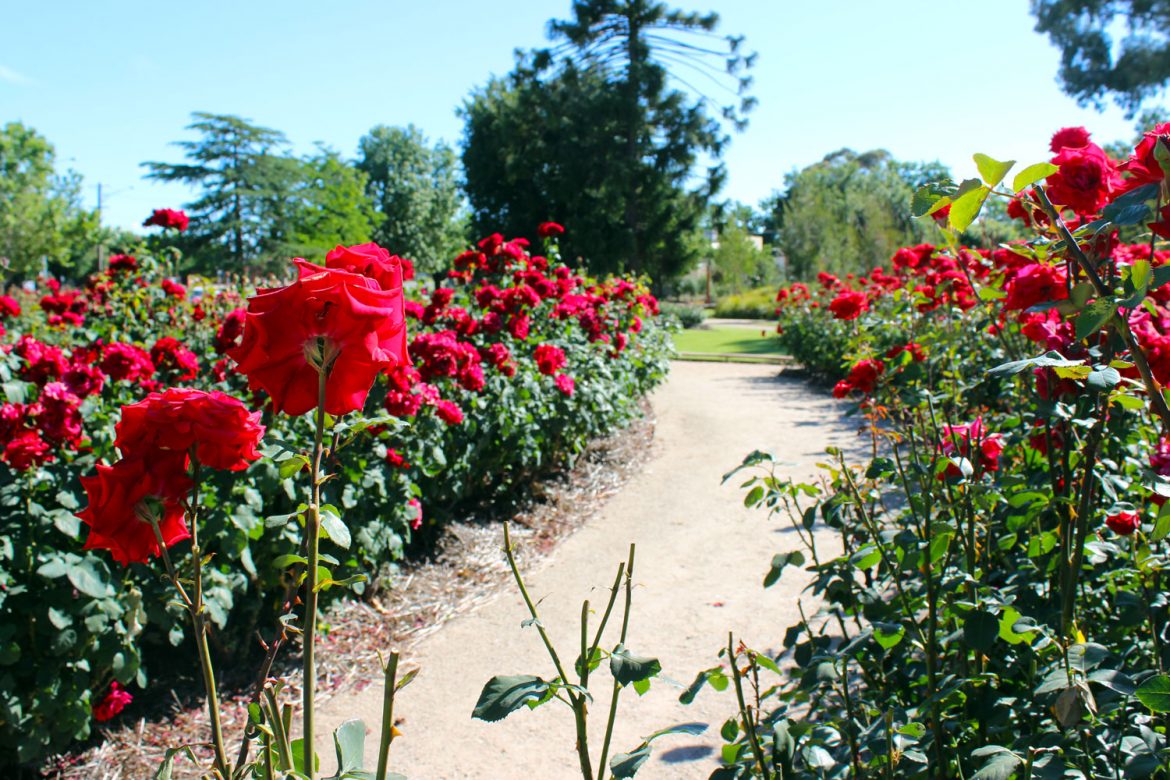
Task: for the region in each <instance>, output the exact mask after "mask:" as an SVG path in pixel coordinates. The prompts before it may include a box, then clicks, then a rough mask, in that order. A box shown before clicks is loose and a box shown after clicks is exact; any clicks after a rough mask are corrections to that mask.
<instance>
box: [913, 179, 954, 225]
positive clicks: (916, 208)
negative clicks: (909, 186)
mask: <svg viewBox="0 0 1170 780" xmlns="http://www.w3.org/2000/svg"><path fill="white" fill-rule="evenodd" d="M957 191H958V188H957V187H956V186H955V183H954V182H953V181H951V180H950V179H946V180H943V181H936V182H931V183H929V184H927V185H925V186H923V187H919V188H918V190H917V191H915V193H914V198H913V199H912V200H911V201H910V213H911V214H912V215H914V216H915V217H924V216H926V215H927V214H930V213H932V212H935V211H938V210H939V209H941V208H942V207H944V206H946V205H947V204H948V203H950V202H951V198H952V197H953V196H954V195H955V194H956V192H957Z"/></svg>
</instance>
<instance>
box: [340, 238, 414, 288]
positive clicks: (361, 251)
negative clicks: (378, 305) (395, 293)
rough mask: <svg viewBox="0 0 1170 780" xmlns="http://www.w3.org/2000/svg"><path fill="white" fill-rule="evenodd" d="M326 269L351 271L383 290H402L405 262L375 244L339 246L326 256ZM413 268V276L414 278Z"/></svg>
mask: <svg viewBox="0 0 1170 780" xmlns="http://www.w3.org/2000/svg"><path fill="white" fill-rule="evenodd" d="M325 267H326V268H337V269H340V270H342V271H349V272H350V273H351V274H359V275H361V276H368V277H369V278H371V279H373V280H374V281H375V282H377V283H378V284H379V285H380V286H381V287H382V289H383V290H400V289H402V280H403V278H404V277H405V278H407V279H409V278H410V276H405V274H404V273H403V270H404V269H403V261H402V258H401V257H399V256H398V255H392V254H390V252H389V251H388V250H386V249H383V248H382V247H380V246H378V245H377V244H375V243H374V242H372V241H371V242H370V243H368V244H356V245H354V246H338V247H336V248H334V249H333V250H332V251H331V252H329V254H327V255H325ZM413 275H414V274H413V268H412V273H411V276H413Z"/></svg>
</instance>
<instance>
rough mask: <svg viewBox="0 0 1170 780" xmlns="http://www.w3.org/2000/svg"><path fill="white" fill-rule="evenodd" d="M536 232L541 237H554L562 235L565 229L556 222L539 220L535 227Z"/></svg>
mask: <svg viewBox="0 0 1170 780" xmlns="http://www.w3.org/2000/svg"><path fill="white" fill-rule="evenodd" d="M536 233H537V235H539V236H540V237H541V238H554V237H556V236H563V235H564V234H565V229H564V228H563V227H562V226H560V225H558V224H557V223H556V222H541V223H540V225H539V226H538V227H537V228H536Z"/></svg>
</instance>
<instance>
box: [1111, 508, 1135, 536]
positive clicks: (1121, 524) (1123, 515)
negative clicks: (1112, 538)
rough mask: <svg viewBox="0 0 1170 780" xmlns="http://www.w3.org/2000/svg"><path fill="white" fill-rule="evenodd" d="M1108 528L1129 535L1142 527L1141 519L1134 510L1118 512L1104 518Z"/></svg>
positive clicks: (1116, 532) (1122, 534)
mask: <svg viewBox="0 0 1170 780" xmlns="http://www.w3.org/2000/svg"><path fill="white" fill-rule="evenodd" d="M1105 525H1107V526H1109V530H1111V531H1113V533H1115V534H1119V535H1121V536H1130V535H1131V534H1133V532H1134V531H1136V530H1137V529H1139V528H1141V527H1142V519H1141V516H1139V515H1138V514H1137V513H1136V512H1118V513H1117V514H1115V515H1109V516H1108V517H1106V518H1105Z"/></svg>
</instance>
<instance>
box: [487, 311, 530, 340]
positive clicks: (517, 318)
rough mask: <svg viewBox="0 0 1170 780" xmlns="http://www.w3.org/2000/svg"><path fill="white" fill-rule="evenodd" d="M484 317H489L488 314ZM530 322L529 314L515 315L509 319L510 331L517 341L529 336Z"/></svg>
mask: <svg viewBox="0 0 1170 780" xmlns="http://www.w3.org/2000/svg"><path fill="white" fill-rule="evenodd" d="M484 319H485V320H486V319H487V315H484ZM529 323H530V320H529V319H528V315H527V314H516V315H513V316H512V317H510V318H509V319H508V332H509V333H511V334H512V338H514V339H516V340H517V341H524V340H526V339H527V338H528V327H529Z"/></svg>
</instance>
